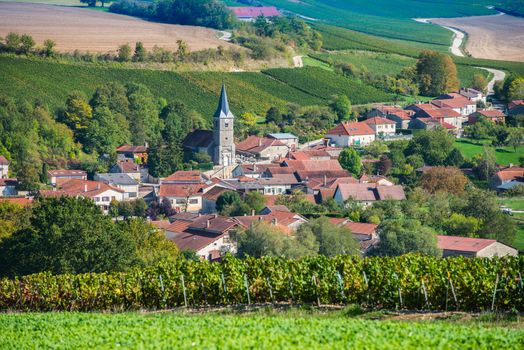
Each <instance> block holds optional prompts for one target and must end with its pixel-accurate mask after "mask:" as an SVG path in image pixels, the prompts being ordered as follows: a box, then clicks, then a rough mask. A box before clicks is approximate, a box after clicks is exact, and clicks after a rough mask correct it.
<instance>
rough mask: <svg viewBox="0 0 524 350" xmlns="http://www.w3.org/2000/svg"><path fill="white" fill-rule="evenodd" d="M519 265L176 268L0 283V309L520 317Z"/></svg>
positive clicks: (273, 263)
mask: <svg viewBox="0 0 524 350" xmlns="http://www.w3.org/2000/svg"><path fill="white" fill-rule="evenodd" d="M523 267H524V259H523V258H518V257H512V258H501V259H468V258H462V257H460V258H449V259H436V258H431V257H425V256H418V255H406V256H402V257H394V258H378V257H374V258H366V259H360V258H354V257H349V256H337V257H333V258H327V257H314V258H307V259H300V260H286V259H282V258H262V259H253V258H249V259H246V260H239V259H236V258H233V257H226V258H225V259H224V261H223V262H222V263H208V262H193V261H185V260H180V261H177V262H176V263H173V264H161V265H159V266H156V267H154V268H148V269H142V270H134V271H130V272H127V273H99V274H95V273H88V274H79V275H68V274H64V275H51V274H49V273H40V274H34V275H29V276H25V277H21V278H15V279H1V280H0V310H24V311H29V310H31V311H49V310H82V311H91V310H136V309H163V308H173V307H180V306H187V307H191V306H206V305H243V304H254V303H256V304H261V303H293V304H318V305H320V304H339V305H344V304H360V305H362V306H363V307H367V308H374V309H381V308H384V309H410V310H465V311H475V310H518V311H524V287H523V281H522V270H523Z"/></svg>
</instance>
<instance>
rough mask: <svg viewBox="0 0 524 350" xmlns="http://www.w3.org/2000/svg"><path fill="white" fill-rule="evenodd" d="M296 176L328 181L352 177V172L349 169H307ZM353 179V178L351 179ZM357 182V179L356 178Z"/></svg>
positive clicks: (303, 179)
mask: <svg viewBox="0 0 524 350" xmlns="http://www.w3.org/2000/svg"><path fill="white" fill-rule="evenodd" d="M296 176H297V178H298V179H299V180H300V181H306V179H307V180H308V181H310V182H311V181H313V182H324V178H325V179H326V182H329V181H332V180H335V179H339V178H350V177H351V174H350V173H349V171H347V170H326V171H306V170H299V171H297V172H296ZM349 181H351V180H349ZM355 182H356V180H355Z"/></svg>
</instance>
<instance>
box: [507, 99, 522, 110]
mask: <svg viewBox="0 0 524 350" xmlns="http://www.w3.org/2000/svg"><path fill="white" fill-rule="evenodd" d="M519 106H524V100H513V101H511V102H510V103H508V109H509V110H511V109H513V108H515V107H519Z"/></svg>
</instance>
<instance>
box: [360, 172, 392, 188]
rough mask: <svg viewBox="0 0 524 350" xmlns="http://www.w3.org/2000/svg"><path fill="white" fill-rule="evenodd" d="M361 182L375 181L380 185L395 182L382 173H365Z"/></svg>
mask: <svg viewBox="0 0 524 350" xmlns="http://www.w3.org/2000/svg"><path fill="white" fill-rule="evenodd" d="M359 182H360V183H364V184H368V183H374V184H377V185H380V186H393V185H394V183H393V182H391V181H390V180H388V179H387V178H386V177H385V176H381V175H367V174H363V175H362V176H361V177H360V179H359Z"/></svg>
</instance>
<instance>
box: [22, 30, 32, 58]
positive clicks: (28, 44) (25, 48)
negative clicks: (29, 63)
mask: <svg viewBox="0 0 524 350" xmlns="http://www.w3.org/2000/svg"><path fill="white" fill-rule="evenodd" d="M34 46H35V41H34V40H33V38H32V37H31V36H30V35H27V34H22V36H21V37H20V53H22V54H25V55H27V54H28V53H31V51H32V50H33V48H34Z"/></svg>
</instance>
